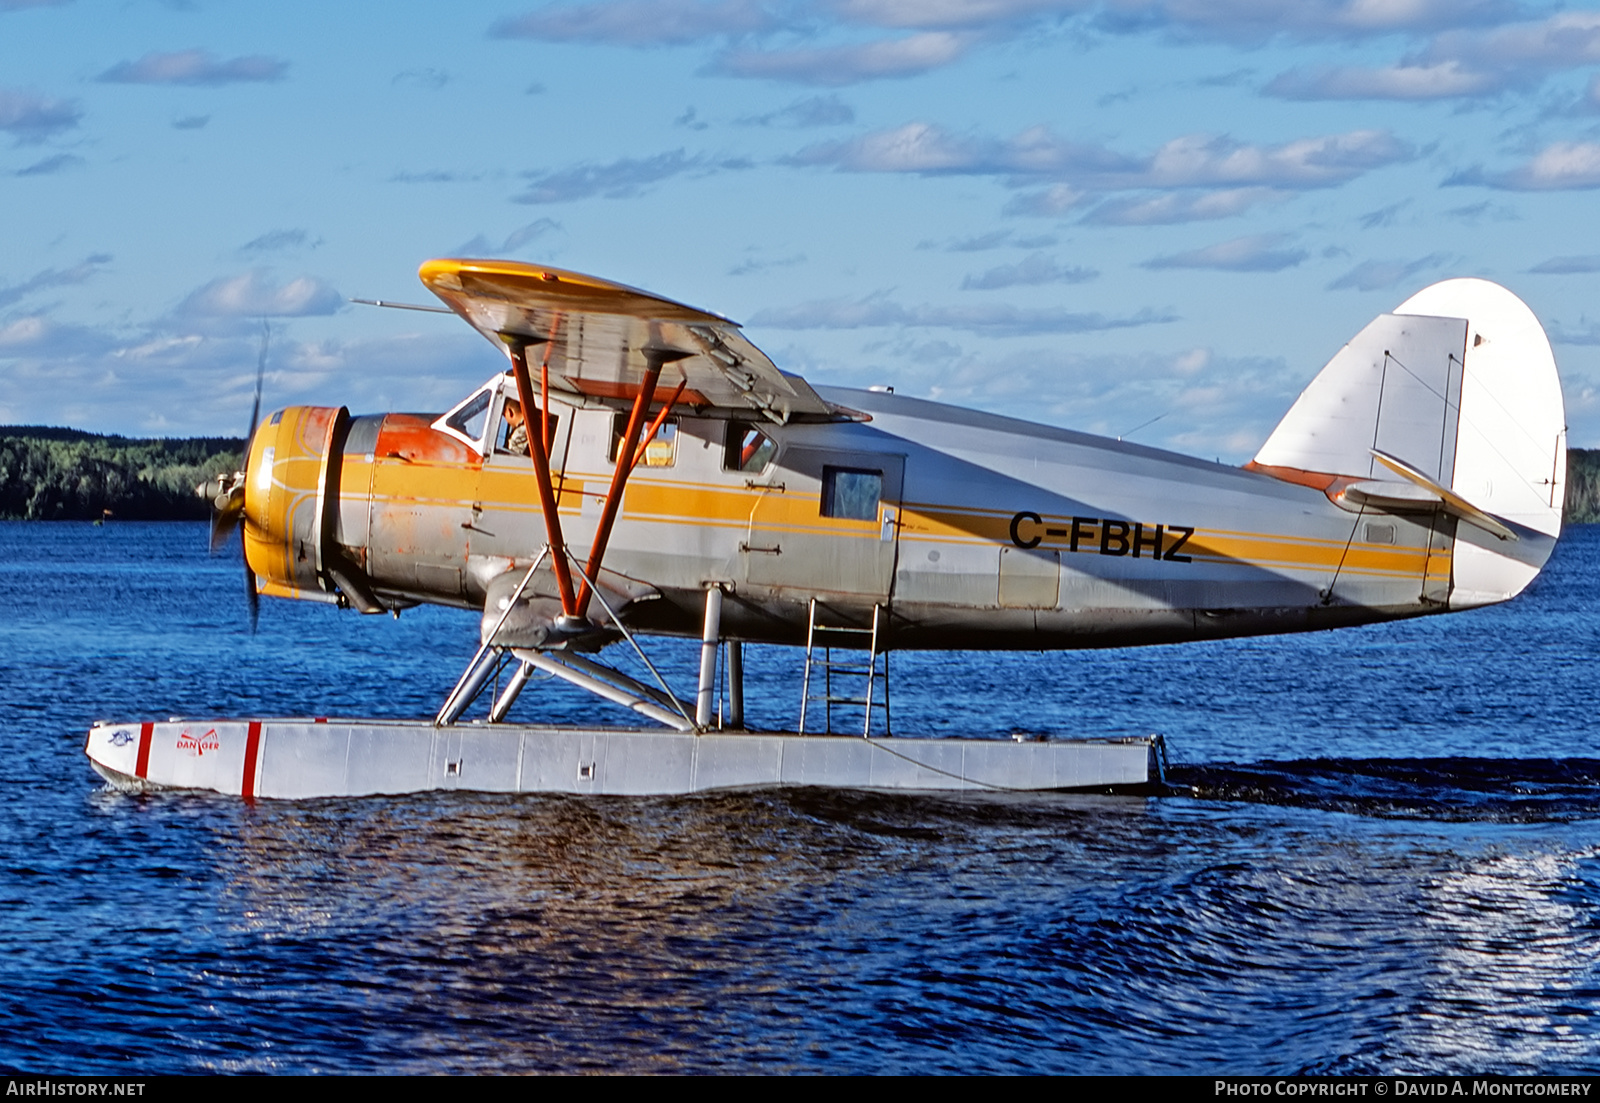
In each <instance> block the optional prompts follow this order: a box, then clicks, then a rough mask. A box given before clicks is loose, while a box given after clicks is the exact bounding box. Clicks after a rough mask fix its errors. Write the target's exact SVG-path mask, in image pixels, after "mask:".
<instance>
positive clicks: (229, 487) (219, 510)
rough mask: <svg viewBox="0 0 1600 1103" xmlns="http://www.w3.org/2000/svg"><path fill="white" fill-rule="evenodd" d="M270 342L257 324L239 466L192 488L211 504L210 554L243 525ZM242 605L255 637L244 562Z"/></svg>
mask: <svg viewBox="0 0 1600 1103" xmlns="http://www.w3.org/2000/svg"><path fill="white" fill-rule="evenodd" d="M271 340H272V327H271V326H270V325H269V324H268V323H266V322H262V323H261V353H260V355H259V356H257V357H256V397H255V402H254V403H253V404H252V405H251V407H250V428H249V431H248V432H246V433H245V436H244V459H243V465H242V466H241V467H240V469H239V470H238V471H234V472H232V473H224V474H221V475H218V476H216V477H215V478H212V479H207V480H206V481H205V482H203V483H201V484H200V485H199V486H197V487H195V493H196V494H198V495H199V496H200V497H202V498H205V499H208V500H209V501H210V502H211V551H212V553H213V554H214V553H215V552H216V551H217V549H218V548H220V547H222V545H224V544H226V543H227V542H228V537H229V536H231V535H233V530H234V529H236V528H242V527H243V526H244V525H245V523H246V518H245V512H244V488H245V480H246V476H247V474H248V470H247V469H248V468H249V466H250V446H251V444H253V443H254V441H255V436H256V422H257V421H258V420H259V419H260V417H261V387H262V383H263V382H264V381H265V379H266V375H267V348H268V346H269V344H270V343H271ZM240 541H241V542H240V557H241V559H242V558H243V554H244V545H243V537H242V535H241V537H240ZM244 592H245V602H246V604H247V605H248V606H249V608H250V634H251V635H255V631H256V623H257V622H258V621H259V620H260V617H261V595H260V594H258V593H257V592H256V575H255V572H254V571H252V570H251V569H250V564H249V562H248V561H247V560H246V561H245V563H244Z"/></svg>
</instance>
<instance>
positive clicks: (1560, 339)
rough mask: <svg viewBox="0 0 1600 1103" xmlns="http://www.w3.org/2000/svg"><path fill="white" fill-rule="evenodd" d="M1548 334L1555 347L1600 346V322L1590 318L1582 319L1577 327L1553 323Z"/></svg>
mask: <svg viewBox="0 0 1600 1103" xmlns="http://www.w3.org/2000/svg"><path fill="white" fill-rule="evenodd" d="M1548 332H1549V335H1550V343H1551V344H1554V345H1600V322H1591V321H1589V319H1588V318H1580V319H1579V320H1578V325H1577V326H1576V327H1571V326H1565V325H1562V324H1561V323H1560V322H1552V323H1551V324H1550V326H1549V327H1548Z"/></svg>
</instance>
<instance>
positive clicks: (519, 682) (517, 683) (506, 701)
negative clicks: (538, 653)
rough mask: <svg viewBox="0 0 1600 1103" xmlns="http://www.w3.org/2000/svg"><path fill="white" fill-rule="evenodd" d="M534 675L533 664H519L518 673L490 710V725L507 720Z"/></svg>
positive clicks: (513, 676)
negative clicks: (518, 696)
mask: <svg viewBox="0 0 1600 1103" xmlns="http://www.w3.org/2000/svg"><path fill="white" fill-rule="evenodd" d="M532 674H533V664H532V663H518V664H517V672H516V673H515V674H513V675H512V676H511V680H510V681H509V682H507V683H506V688H505V689H503V690H501V691H500V696H499V697H497V698H496V699H495V702H494V708H492V709H490V710H489V723H491V724H498V723H500V721H502V720H504V719H505V718H506V713H508V712H510V711H511V706H512V705H514V704H516V703H517V695H518V694H520V693H521V692H522V687H523V686H525V685H527V684H528V678H529V676H530V675H532Z"/></svg>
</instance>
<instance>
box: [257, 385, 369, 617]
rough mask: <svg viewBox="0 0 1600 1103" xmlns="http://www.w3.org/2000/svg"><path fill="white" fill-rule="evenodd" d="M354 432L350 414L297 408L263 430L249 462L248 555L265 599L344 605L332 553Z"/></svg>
mask: <svg viewBox="0 0 1600 1103" xmlns="http://www.w3.org/2000/svg"><path fill="white" fill-rule="evenodd" d="M349 428H350V411H349V410H347V409H346V408H345V407H343V406H339V407H328V406H290V407H288V408H286V409H282V410H279V411H277V412H276V413H274V414H273V415H272V416H271V417H269V418H268V419H267V421H266V422H265V424H263V425H262V426H261V427H260V428H259V429H257V430H256V434H255V437H254V439H253V440H252V441H251V445H250V454H249V456H248V457H247V458H246V462H245V505H244V513H245V524H244V554H245V562H246V563H248V564H249V566H250V569H251V570H252V571H254V572H255V574H256V577H257V578H258V579H259V583H258V590H259V592H260V593H263V594H271V595H273V596H276V597H292V598H301V599H309V600H312V601H328V602H337V601H338V600H339V595H338V594H337V593H336V592H335V586H334V584H333V583H332V582H331V581H330V580H329V575H328V573H327V569H328V567H329V566H330V565H331V564H330V563H329V562H328V561H327V550H328V549H329V548H330V547H331V546H332V540H331V537H332V534H333V532H334V528H335V525H336V522H337V510H338V486H337V472H338V466H339V460H340V457H341V455H342V453H343V446H344V437H345V434H346V433H348V432H349Z"/></svg>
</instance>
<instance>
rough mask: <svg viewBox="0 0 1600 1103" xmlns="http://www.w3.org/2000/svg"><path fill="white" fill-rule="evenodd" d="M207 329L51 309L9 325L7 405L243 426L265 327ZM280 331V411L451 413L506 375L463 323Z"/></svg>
mask: <svg viewBox="0 0 1600 1103" xmlns="http://www.w3.org/2000/svg"><path fill="white" fill-rule="evenodd" d="M397 324H399V323H398V322H397ZM198 328H199V327H196V326H194V325H192V324H190V323H189V322H186V321H184V320H182V319H173V318H168V319H165V320H164V321H162V322H160V323H157V324H153V325H139V326H83V325H76V324H72V323H62V322H57V321H54V320H52V319H50V318H48V317H44V316H39V315H35V316H29V317H24V318H15V319H11V320H10V321H8V322H5V323H0V361H3V362H4V364H5V370H4V371H0V411H4V412H5V417H6V418H7V419H9V420H13V421H17V422H27V423H34V424H54V425H73V426H76V427H79V428H84V429H91V430H96V431H100V432H119V433H125V434H129V435H143V434H152V435H174V436H188V435H199V434H205V435H216V434H218V433H238V432H240V431H241V430H243V429H244V425H245V420H246V418H247V417H248V416H249V412H250V403H251V398H252V395H253V392H254V388H255V369H256V357H257V355H258V353H259V351H260V332H259V330H258V329H257V327H255V326H254V325H247V326H244V327H242V328H241V329H239V330H238V331H215V330H206V331H197V329H198ZM273 328H274V336H273V341H272V349H271V353H270V356H269V359H268V362H267V376H266V396H265V397H266V403H267V405H268V407H269V408H271V407H276V406H284V405H290V404H295V403H306V404H312V405H323V406H328V405H340V404H347V405H349V406H350V408H351V409H353V410H356V411H358V412H366V411H378V410H394V409H409V410H419V409H420V410H429V409H432V410H444V409H447V408H448V407H449V406H450V404H452V403H453V402H455V401H456V400H458V399H459V398H461V397H462V396H463V395H464V394H466V393H467V390H468V389H469V388H470V387H472V386H474V385H476V384H477V383H479V382H481V381H482V380H483V379H484V378H485V377H486V376H488V375H489V374H490V373H491V372H493V371H495V370H497V366H496V360H497V359H498V358H497V357H496V355H495V353H494V350H493V349H491V348H489V347H488V346H487V345H486V344H485V343H484V342H483V340H482V339H481V338H479V337H478V336H477V335H476V334H474V333H471V332H470V331H467V330H465V328H464V327H459V326H455V327H447V328H446V329H443V330H440V329H438V328H437V327H434V326H424V327H422V328H421V330H420V331H419V332H414V333H405V332H402V333H398V334H393V335H389V336H385V337H383V338H379V339H374V340H362V341H338V340H329V341H318V342H304V341H295V340H292V339H290V338H289V337H288V336H287V335H286V334H281V333H280V332H278V331H279V329H280V326H279V325H275V326H274V327H273ZM503 365H504V361H503V360H500V366H503Z"/></svg>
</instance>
